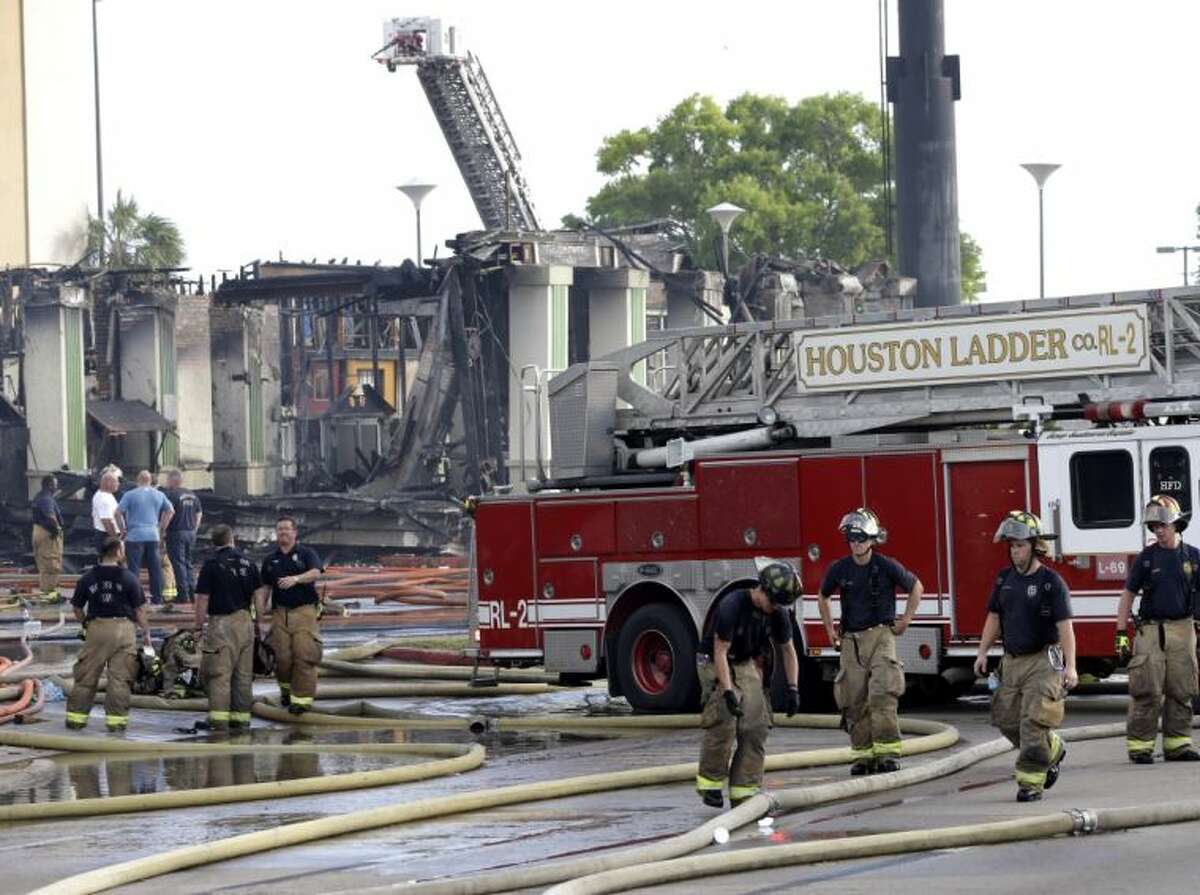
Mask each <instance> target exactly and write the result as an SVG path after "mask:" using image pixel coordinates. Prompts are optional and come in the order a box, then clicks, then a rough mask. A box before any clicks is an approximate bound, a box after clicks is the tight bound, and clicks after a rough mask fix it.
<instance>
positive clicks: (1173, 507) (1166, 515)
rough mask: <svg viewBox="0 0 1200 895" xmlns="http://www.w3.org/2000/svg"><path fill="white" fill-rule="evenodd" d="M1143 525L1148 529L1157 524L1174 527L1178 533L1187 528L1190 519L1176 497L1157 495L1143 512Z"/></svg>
mask: <svg viewBox="0 0 1200 895" xmlns="http://www.w3.org/2000/svg"><path fill="white" fill-rule="evenodd" d="M1142 523H1143V524H1144V525H1145V526H1146V527H1147V528H1149V527H1150V526H1151V525H1155V524H1157V523H1162V524H1163V525H1174V526H1175V530H1176V531H1183V530H1184V529H1185V528H1187V525H1188V518H1187V513H1185V512H1184V511H1183V507H1181V506H1180V505H1179V501H1177V500H1176V499H1175V498H1174V497H1171V496H1170V495H1169V494H1155V495H1154V496H1153V497H1151V498H1150V502H1149V503H1148V504H1146V509H1145V510H1144V511H1143V512H1142Z"/></svg>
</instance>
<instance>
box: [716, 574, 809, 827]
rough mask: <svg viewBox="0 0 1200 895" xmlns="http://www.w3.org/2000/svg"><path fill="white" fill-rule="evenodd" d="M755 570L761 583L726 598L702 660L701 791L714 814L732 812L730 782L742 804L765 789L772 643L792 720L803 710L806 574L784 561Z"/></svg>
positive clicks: (735, 799) (734, 797)
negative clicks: (796, 622)
mask: <svg viewBox="0 0 1200 895" xmlns="http://www.w3.org/2000/svg"><path fill="white" fill-rule="evenodd" d="M755 565H756V567H757V569H758V583H757V585H756V586H754V587H752V588H750V589H748V590H732V591H729V592H728V593H727V594H725V596H723V597H722V598H721V600H720V602H719V603H718V604H717V606H716V608H715V609H714V610H713V616H712V624H711V628H710V629H709V630H708V631H707V633H706V634H705V636H704V639H703V640H702V641H701V643H700V651H699V653H698V654H697V656H696V663H697V671H698V674H699V677H700V687H701V704H702V706H703V711H702V714H701V716H700V727H701V728H702V729H703V730H704V735H703V740H702V745H701V749H700V767H699V770H698V773H697V774H696V789H697V791H699V793H700V798H701V799H703V800H704V804H705V805H709V806H711V807H713V808H722V807H724V804H725V801H724V796H723V794H722V789H723V788H724V786H725V780H726V778H728V779H729V801H730V803H731V804H733V805H735V806H736V805H737V804H739V803H740V802H742V801H744V800H745V799H748V798H750V797H751V796H753V795H755V794H756V793H758V792H759V790H760V789H762V781H763V762H764V760H765V759H766V745H767V734H768V733H769V732H770V729H771V707H770V704H769V703H770V700H769V695H768V694H767V693H765V692H764V687H769V686H770V682H769V681H767V682H765V684H764V681H763V674H762V670H761V669H760V667H759V661H760V660H761V659H764V658H765V657H766V654H767V650H768V648H769V646H770V644H771V643H774V644H775V646H776V648H778V649H779V650H780V651H781V652H782V653H783V667H784V670H785V672H786V674H787V683H788V697H787V714H788V717H789V718H790V717H791V716H792V715H794V714H796V712H798V711H799V710H800V689H799V679H800V662H799V659H798V658H797V656H796V648H795V646H793V644H792V613H791V609H790V607H791V605H792V604H793V603H794V602H795V601H796V598H797V597H798V596H799V595H800V576H799V575H797V574H796V570H795V569H793V568H792V566H791V565H790V564H789V563H786V562H782V561H780V560H774V559H768V558H767V557H758V558H756V559H755ZM735 742H736V746H737V748H736V750H735V749H734V745H735ZM731 755H732V762H731V761H730V757H731Z"/></svg>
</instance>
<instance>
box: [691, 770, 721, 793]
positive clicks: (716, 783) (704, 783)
mask: <svg viewBox="0 0 1200 895" xmlns="http://www.w3.org/2000/svg"><path fill="white" fill-rule="evenodd" d="M724 786H725V781H724V780H714V779H712V778H711V777H701V776H700V775H699V774H697V775H696V789H698V790H699V791H700V792H704V791H705V790H706V789H716V790H720V789H722V788H723V787H724Z"/></svg>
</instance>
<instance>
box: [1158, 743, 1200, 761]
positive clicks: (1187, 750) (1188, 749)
mask: <svg viewBox="0 0 1200 895" xmlns="http://www.w3.org/2000/svg"><path fill="white" fill-rule="evenodd" d="M1163 759H1164V760H1165V761H1200V752H1197V751H1196V749H1195V747H1193V746H1184V747H1183V748H1182V749H1177V750H1176V751H1174V752H1172V753H1170V754H1169V755H1164V756H1163Z"/></svg>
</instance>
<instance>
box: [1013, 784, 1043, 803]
mask: <svg viewBox="0 0 1200 895" xmlns="http://www.w3.org/2000/svg"><path fill="white" fill-rule="evenodd" d="M1041 800H1042V791H1041V790H1040V789H1034V788H1033V787H1032V786H1021V787H1018V788H1017V801H1018V802H1040V801H1041Z"/></svg>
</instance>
